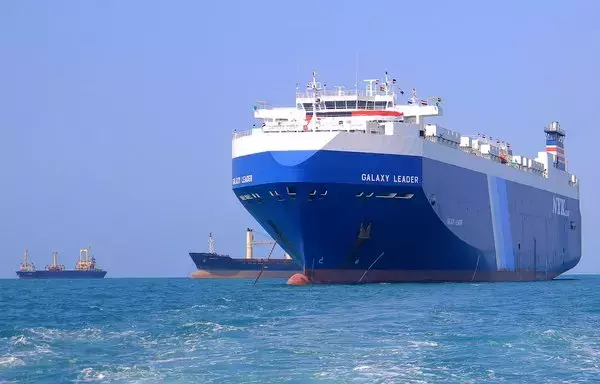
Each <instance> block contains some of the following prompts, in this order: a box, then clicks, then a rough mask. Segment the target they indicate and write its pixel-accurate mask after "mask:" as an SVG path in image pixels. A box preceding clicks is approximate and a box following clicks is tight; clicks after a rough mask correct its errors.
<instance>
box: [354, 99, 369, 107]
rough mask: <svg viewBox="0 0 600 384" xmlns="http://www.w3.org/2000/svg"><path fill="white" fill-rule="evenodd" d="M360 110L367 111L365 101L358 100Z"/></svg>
mask: <svg viewBox="0 0 600 384" xmlns="http://www.w3.org/2000/svg"><path fill="white" fill-rule="evenodd" d="M356 103H357V108H358V109H367V102H366V101H364V100H358V101H357V102H356Z"/></svg>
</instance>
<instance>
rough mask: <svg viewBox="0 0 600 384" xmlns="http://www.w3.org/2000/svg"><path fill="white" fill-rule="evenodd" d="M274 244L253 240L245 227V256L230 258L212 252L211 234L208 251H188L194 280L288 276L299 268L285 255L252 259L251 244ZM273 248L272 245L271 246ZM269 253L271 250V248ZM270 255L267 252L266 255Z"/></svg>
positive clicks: (251, 234)
mask: <svg viewBox="0 0 600 384" xmlns="http://www.w3.org/2000/svg"><path fill="white" fill-rule="evenodd" d="M258 244H273V245H275V242H274V241H255V240H254V231H253V230H252V229H251V228H248V229H246V258H243V259H242V258H232V257H230V256H229V255H221V254H218V253H216V252H215V246H214V239H213V237H212V233H210V234H209V235H208V252H190V257H191V258H192V260H193V261H194V264H196V268H197V270H196V271H195V272H194V273H193V274H192V275H191V277H192V278H196V279H215V278H221V279H223V278H257V277H258V276H259V274H260V278H261V279H262V278H286V279H287V278H290V277H291V276H293V275H294V274H295V273H299V272H302V268H301V267H300V266H298V265H297V264H296V262H295V261H294V260H293V259H292V258H291V257H290V256H289V255H288V254H285V255H284V257H283V259H281V258H279V259H276V258H270V257H267V258H254V245H258ZM273 248H274V247H273ZM271 252H272V250H271ZM269 256H270V255H269Z"/></svg>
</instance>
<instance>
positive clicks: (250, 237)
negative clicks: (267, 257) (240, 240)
mask: <svg viewBox="0 0 600 384" xmlns="http://www.w3.org/2000/svg"><path fill="white" fill-rule="evenodd" d="M253 245H254V233H253V232H252V229H251V228H247V229H246V259H252V257H253Z"/></svg>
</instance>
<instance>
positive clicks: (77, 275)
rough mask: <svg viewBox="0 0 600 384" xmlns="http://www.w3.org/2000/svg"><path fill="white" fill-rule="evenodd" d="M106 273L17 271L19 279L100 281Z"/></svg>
mask: <svg viewBox="0 0 600 384" xmlns="http://www.w3.org/2000/svg"><path fill="white" fill-rule="evenodd" d="M106 273H107V271H30V272H27V271H25V272H24V271H17V276H18V277H19V279H102V278H104V276H106Z"/></svg>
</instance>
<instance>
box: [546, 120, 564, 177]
mask: <svg viewBox="0 0 600 384" xmlns="http://www.w3.org/2000/svg"><path fill="white" fill-rule="evenodd" d="M544 132H545V133H546V152H548V153H550V154H552V155H553V156H554V166H555V167H556V168H558V169H560V170H563V171H564V170H566V159H565V136H566V132H565V131H564V129H562V128H561V127H560V124H559V123H558V121H553V122H551V123H550V124H549V125H548V126H546V127H545V128H544Z"/></svg>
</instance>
